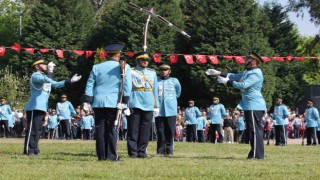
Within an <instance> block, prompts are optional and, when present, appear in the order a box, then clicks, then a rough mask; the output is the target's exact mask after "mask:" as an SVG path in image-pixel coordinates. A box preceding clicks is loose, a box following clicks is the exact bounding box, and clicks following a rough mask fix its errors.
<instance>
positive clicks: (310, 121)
mask: <svg viewBox="0 0 320 180" xmlns="http://www.w3.org/2000/svg"><path fill="white" fill-rule="evenodd" d="M307 107H308V108H307V109H306V111H305V114H306V115H305V118H304V121H305V122H306V123H307V125H306V127H307V128H306V132H305V133H306V137H307V146H310V145H314V146H315V145H317V144H318V140H317V135H316V131H317V127H318V123H317V121H318V119H319V112H318V109H317V108H315V107H314V101H313V100H311V99H310V100H308V101H307ZM311 139H312V141H313V142H312V144H311Z"/></svg>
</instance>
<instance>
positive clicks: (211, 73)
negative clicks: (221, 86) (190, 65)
mask: <svg viewBox="0 0 320 180" xmlns="http://www.w3.org/2000/svg"><path fill="white" fill-rule="evenodd" d="M220 74H221V72H220V71H217V70H215V69H208V70H206V75H209V76H210V75H214V76H218V75H220Z"/></svg>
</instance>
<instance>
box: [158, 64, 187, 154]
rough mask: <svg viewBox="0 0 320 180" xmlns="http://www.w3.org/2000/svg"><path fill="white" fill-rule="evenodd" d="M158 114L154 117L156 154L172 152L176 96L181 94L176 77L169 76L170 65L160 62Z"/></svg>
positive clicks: (176, 105)
mask: <svg viewBox="0 0 320 180" xmlns="http://www.w3.org/2000/svg"><path fill="white" fill-rule="evenodd" d="M159 71H160V78H158V87H159V94H158V95H159V109H160V113H159V116H158V117H157V118H156V128H157V137H158V139H157V154H167V155H170V154H173V142H174V136H175V128H176V119H177V111H178V109H177V107H178V102H177V98H178V97H179V96H180V94H181V85H180V82H179V80H178V79H177V78H173V77H170V74H171V66H170V65H169V64H168V63H162V65H160V66H159Z"/></svg>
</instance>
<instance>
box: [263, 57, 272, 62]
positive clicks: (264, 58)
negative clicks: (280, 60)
mask: <svg viewBox="0 0 320 180" xmlns="http://www.w3.org/2000/svg"><path fill="white" fill-rule="evenodd" d="M261 59H262V60H263V62H269V61H270V60H271V59H270V58H269V57H266V56H264V57H261Z"/></svg>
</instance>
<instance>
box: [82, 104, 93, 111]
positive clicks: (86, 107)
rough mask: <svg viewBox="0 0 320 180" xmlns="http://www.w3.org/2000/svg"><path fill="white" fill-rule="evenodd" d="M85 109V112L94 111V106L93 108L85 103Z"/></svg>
mask: <svg viewBox="0 0 320 180" xmlns="http://www.w3.org/2000/svg"><path fill="white" fill-rule="evenodd" d="M83 109H84V110H85V111H92V106H91V104H89V103H87V102H85V103H83Z"/></svg>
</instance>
